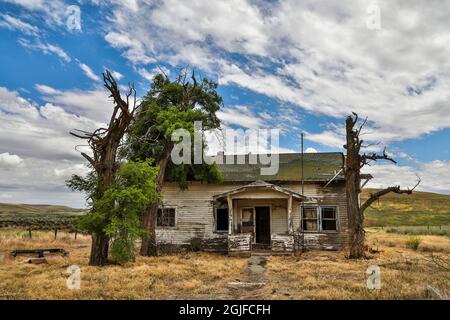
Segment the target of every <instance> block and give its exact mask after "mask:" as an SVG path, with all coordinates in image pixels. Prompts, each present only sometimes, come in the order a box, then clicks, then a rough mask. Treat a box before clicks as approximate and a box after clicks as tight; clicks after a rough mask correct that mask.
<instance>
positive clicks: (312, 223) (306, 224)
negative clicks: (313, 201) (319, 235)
mask: <svg viewBox="0 0 450 320" xmlns="http://www.w3.org/2000/svg"><path fill="white" fill-rule="evenodd" d="M303 230H306V231H317V220H303Z"/></svg>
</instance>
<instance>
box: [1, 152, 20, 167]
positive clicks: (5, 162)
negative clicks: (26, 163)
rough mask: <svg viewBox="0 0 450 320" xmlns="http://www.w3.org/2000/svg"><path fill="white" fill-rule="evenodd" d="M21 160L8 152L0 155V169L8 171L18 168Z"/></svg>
mask: <svg viewBox="0 0 450 320" xmlns="http://www.w3.org/2000/svg"><path fill="white" fill-rule="evenodd" d="M22 162H23V159H22V158H21V157H19V156H18V155H15V154H10V153H9V152H4V153H0V169H8V168H14V167H18V166H20V165H21V164H22Z"/></svg>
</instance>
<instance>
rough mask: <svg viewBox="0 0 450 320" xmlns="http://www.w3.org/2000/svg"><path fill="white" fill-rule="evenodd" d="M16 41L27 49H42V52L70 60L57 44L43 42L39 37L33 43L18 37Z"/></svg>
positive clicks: (66, 60)
mask: <svg viewBox="0 0 450 320" xmlns="http://www.w3.org/2000/svg"><path fill="white" fill-rule="evenodd" d="M18 42H19V44H20V45H21V46H23V47H25V48H27V49H31V50H39V51H42V53H44V54H55V55H57V56H58V57H60V58H61V59H63V60H64V61H65V62H70V61H72V59H71V58H70V56H69V55H68V54H67V53H66V52H65V51H64V50H63V49H61V48H60V47H58V46H57V45H53V44H50V43H45V42H42V41H41V40H39V39H36V41H35V42H34V43H31V42H30V41H28V40H26V39H19V40H18Z"/></svg>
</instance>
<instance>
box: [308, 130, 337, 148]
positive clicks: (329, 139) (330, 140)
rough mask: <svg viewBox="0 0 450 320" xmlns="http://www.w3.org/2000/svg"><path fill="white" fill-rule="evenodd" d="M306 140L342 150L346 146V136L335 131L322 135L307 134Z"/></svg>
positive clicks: (323, 132)
mask: <svg viewBox="0 0 450 320" xmlns="http://www.w3.org/2000/svg"><path fill="white" fill-rule="evenodd" d="M305 139H306V140H309V141H313V142H316V143H320V144H322V145H324V146H327V147H332V148H339V149H340V148H342V147H343V146H344V144H345V136H344V135H340V134H339V133H337V132H335V131H331V130H329V131H322V132H320V133H306V134H305Z"/></svg>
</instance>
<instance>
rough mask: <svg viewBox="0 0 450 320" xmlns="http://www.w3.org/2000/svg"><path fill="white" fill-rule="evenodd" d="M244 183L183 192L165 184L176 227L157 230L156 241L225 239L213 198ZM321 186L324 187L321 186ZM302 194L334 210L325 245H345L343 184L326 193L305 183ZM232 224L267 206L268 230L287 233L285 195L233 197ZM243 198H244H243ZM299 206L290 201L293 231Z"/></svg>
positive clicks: (295, 187) (295, 186) (193, 186)
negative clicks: (334, 229)
mask: <svg viewBox="0 0 450 320" xmlns="http://www.w3.org/2000/svg"><path fill="white" fill-rule="evenodd" d="M246 184H247V183H241V184H240V183H221V184H208V183H201V182H191V183H189V188H188V190H185V191H182V190H180V188H179V187H178V184H177V183H165V184H164V186H163V189H162V204H163V205H164V206H166V207H174V208H175V209H176V225H175V227H167V228H157V239H158V242H168V243H173V244H189V243H190V241H191V239H193V238H201V239H212V238H226V234H224V233H217V232H215V230H214V227H215V222H214V212H213V202H212V200H213V197H214V196H215V195H217V194H221V193H224V192H227V191H230V190H233V189H236V188H238V187H242V186H244V185H246ZM279 185H280V186H282V187H283V188H286V189H288V190H292V191H295V192H297V193H301V192H302V186H301V184H300V183H289V184H279ZM322 185H323V184H322ZM304 195H305V196H308V197H316V199H318V202H319V204H320V205H332V206H336V207H337V213H338V220H339V221H338V226H339V231H338V232H334V233H326V234H325V235H324V236H322V237H320V239H321V241H320V242H321V243H323V244H324V245H335V246H342V245H345V243H346V241H347V230H348V219H347V206H346V200H345V187H344V184H343V183H332V184H331V185H330V186H328V187H327V188H326V189H325V190H324V189H323V188H322V186H321V185H319V184H314V183H305V185H304ZM233 198H234V200H233V216H234V217H233V220H234V221H233V222H234V228H235V230H236V229H237V227H238V223H240V212H241V209H242V208H243V207H255V206H266V205H267V206H270V207H271V231H272V233H275V234H286V233H287V231H288V221H287V196H286V195H285V194H281V193H278V192H276V191H271V190H267V191H257V192H255V191H245V192H242V193H240V194H236V195H233ZM242 198H245V199H242ZM300 205H301V203H300V202H298V201H295V200H294V201H293V208H292V218H293V225H294V230H295V231H297V232H298V231H299V228H300V214H301V213H300Z"/></svg>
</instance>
